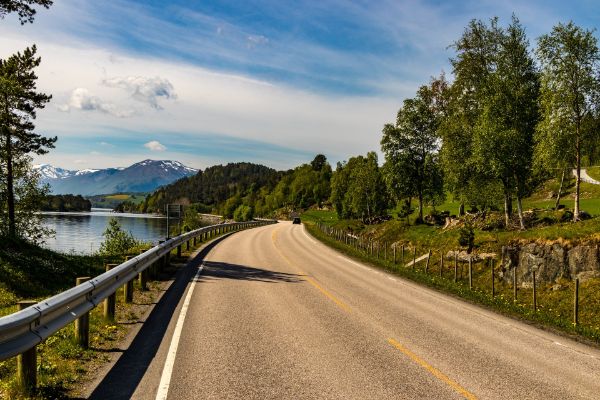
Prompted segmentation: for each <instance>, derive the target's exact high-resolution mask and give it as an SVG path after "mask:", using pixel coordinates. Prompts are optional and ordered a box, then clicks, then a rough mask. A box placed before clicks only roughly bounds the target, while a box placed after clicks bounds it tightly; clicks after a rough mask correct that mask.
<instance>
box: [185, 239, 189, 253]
mask: <svg viewBox="0 0 600 400" xmlns="http://www.w3.org/2000/svg"><path fill="white" fill-rule="evenodd" d="M185 251H190V241H189V239H188V240H186V241H185Z"/></svg>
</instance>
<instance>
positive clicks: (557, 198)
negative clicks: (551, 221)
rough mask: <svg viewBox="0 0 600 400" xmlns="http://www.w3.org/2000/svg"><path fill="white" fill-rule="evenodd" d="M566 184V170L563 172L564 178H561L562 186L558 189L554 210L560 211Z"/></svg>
mask: <svg viewBox="0 0 600 400" xmlns="http://www.w3.org/2000/svg"><path fill="white" fill-rule="evenodd" d="M564 183H565V170H564V169H563V170H562V176H561V177H560V186H559V187H558V194H557V195H556V204H554V209H555V210H558V206H559V205H560V197H561V196H562V189H563V184H564Z"/></svg>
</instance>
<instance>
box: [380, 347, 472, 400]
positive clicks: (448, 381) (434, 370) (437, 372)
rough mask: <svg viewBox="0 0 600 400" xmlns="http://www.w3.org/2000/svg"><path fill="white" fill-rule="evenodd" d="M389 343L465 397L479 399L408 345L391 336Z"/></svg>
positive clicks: (470, 399)
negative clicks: (405, 345)
mask: <svg viewBox="0 0 600 400" xmlns="http://www.w3.org/2000/svg"><path fill="white" fill-rule="evenodd" d="M388 343H389V344H391V345H392V346H394V347H395V348H396V349H398V350H400V351H401V352H402V353H404V354H405V355H407V356H408V357H410V358H411V359H412V360H413V361H414V362H416V363H417V364H419V365H420V366H421V367H423V368H425V369H426V370H427V371H429V372H430V373H431V374H432V375H433V376H435V377H436V378H438V379H439V380H441V381H442V382H444V383H446V384H447V385H448V386H450V387H451V388H452V389H454V390H455V391H456V392H457V393H459V394H461V395H462V396H463V397H464V398H465V399H469V400H477V397H475V395H474V394H472V393H471V392H469V391H468V390H467V389H465V388H463V387H462V386H460V385H459V384H458V383H457V382H456V381H453V380H452V379H450V378H449V377H448V376H447V375H446V374H444V373H443V372H442V371H440V370H439V369H437V368H435V367H433V366H431V365H429V364H428V363H427V362H426V361H425V360H423V359H422V358H421V357H419V356H418V355H416V354H415V353H413V352H412V351H410V350H408V349H407V348H406V347H404V346H402V345H401V344H400V343H398V342H397V341H395V340H394V339H391V338H390V339H388Z"/></svg>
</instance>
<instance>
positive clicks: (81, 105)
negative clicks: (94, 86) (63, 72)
mask: <svg viewBox="0 0 600 400" xmlns="http://www.w3.org/2000/svg"><path fill="white" fill-rule="evenodd" d="M57 108H58V110H59V111H62V112H69V111H70V110H72V109H75V110H82V111H100V112H102V113H105V114H110V115H113V116H115V117H119V118H125V117H131V116H132V115H133V113H134V111H133V110H130V109H121V108H119V107H117V106H116V105H115V104H113V103H109V102H104V101H102V100H101V99H100V98H99V97H97V96H94V95H92V94H91V93H90V91H89V90H87V89H86V88H82V87H80V88H77V89H74V90H73V91H72V92H71V97H70V99H69V102H68V103H67V104H59V105H58V106H57Z"/></svg>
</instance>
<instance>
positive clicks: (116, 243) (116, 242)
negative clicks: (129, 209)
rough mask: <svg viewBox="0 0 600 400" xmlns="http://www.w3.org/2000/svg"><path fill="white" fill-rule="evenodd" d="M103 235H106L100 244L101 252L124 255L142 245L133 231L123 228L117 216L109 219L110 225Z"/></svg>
mask: <svg viewBox="0 0 600 400" xmlns="http://www.w3.org/2000/svg"><path fill="white" fill-rule="evenodd" d="M102 235H103V236H104V241H103V242H102V243H101V244H100V249H99V250H98V251H99V253H100V254H106V255H122V254H126V253H127V251H128V250H130V249H132V248H134V247H136V246H138V245H140V243H139V241H137V240H136V239H135V238H134V237H133V235H132V234H131V232H125V231H124V230H123V229H122V228H121V225H120V224H119V220H118V219H116V218H111V219H110V220H109V221H108V226H107V227H106V230H105V231H104V233H103V234H102Z"/></svg>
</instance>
